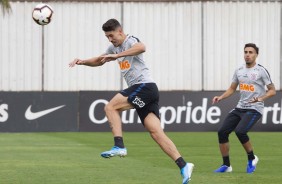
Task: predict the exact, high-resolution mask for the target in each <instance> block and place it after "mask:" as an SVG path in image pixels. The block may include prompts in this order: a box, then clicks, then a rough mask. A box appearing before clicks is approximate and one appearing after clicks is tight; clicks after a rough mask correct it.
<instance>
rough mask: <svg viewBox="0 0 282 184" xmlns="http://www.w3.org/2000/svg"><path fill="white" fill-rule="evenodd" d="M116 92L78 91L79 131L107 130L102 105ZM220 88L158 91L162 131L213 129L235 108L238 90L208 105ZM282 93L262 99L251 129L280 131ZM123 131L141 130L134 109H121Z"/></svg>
mask: <svg viewBox="0 0 282 184" xmlns="http://www.w3.org/2000/svg"><path fill="white" fill-rule="evenodd" d="M115 94H116V92H106V91H104V92H89V91H84V92H83V91H82V92H80V108H79V109H80V118H79V130H80V131H99V132H100V131H110V128H109V125H108V122H107V118H106V116H105V112H104V110H103V109H104V106H105V104H106V103H108V101H109V100H110V99H111V98H112V97H113V96H114V95H115ZM220 94H222V91H209V92H202V91H200V92H196V91H195V92H191V91H162V92H160V103H159V104H160V118H161V126H162V127H163V128H164V130H165V131H176V132H179V131H192V132H193V131H196V132H200V131H217V129H218V128H219V126H220V125H221V123H222V121H223V120H224V118H225V117H226V115H227V114H228V112H229V111H231V110H232V109H233V108H235V106H236V104H237V102H238V100H239V92H236V93H235V94H234V95H232V96H231V97H229V98H227V99H225V100H223V101H221V102H220V103H217V104H215V105H212V98H213V97H214V96H215V95H220ZM281 109H282V95H281V92H280V91H279V92H277V95H276V96H275V97H272V98H270V99H268V100H267V101H266V102H265V111H264V114H263V117H262V118H261V119H260V120H259V122H258V123H257V124H256V125H255V126H254V127H253V129H252V130H253V131H282V119H281V116H282V112H281ZM121 119H122V122H123V125H122V126H123V130H124V131H144V128H143V126H142V124H141V123H140V121H138V117H137V114H136V112H135V110H131V111H124V112H122V113H121Z"/></svg>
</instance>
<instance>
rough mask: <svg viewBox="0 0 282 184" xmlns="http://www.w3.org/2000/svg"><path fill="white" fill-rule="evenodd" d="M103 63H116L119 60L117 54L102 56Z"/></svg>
mask: <svg viewBox="0 0 282 184" xmlns="http://www.w3.org/2000/svg"><path fill="white" fill-rule="evenodd" d="M101 58H102V59H101V63H102V64H104V63H106V62H109V61H114V60H116V59H117V58H118V55H117V54H107V55H103V56H101Z"/></svg>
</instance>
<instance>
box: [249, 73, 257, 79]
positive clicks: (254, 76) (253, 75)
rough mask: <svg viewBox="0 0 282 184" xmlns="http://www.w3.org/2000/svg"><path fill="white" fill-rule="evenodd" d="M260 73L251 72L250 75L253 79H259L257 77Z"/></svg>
mask: <svg viewBox="0 0 282 184" xmlns="http://www.w3.org/2000/svg"><path fill="white" fill-rule="evenodd" d="M257 76H258V75H257V74H256V73H251V75H250V79H251V80H257V78H258V77H257Z"/></svg>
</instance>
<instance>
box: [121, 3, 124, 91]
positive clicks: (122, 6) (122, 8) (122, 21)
mask: <svg viewBox="0 0 282 184" xmlns="http://www.w3.org/2000/svg"><path fill="white" fill-rule="evenodd" d="M120 8H121V10H120V11H121V15H120V23H121V25H122V27H123V28H124V24H123V23H124V20H123V18H124V16H123V14H124V2H121V7H120ZM122 89H123V76H122V73H121V72H120V90H122Z"/></svg>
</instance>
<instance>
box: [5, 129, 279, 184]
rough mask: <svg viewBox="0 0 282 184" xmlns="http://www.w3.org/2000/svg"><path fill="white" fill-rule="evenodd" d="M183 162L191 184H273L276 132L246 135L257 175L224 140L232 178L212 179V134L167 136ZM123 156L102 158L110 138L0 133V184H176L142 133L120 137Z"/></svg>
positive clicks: (234, 144) (169, 165)
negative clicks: (190, 166) (189, 169)
mask: <svg viewBox="0 0 282 184" xmlns="http://www.w3.org/2000/svg"><path fill="white" fill-rule="evenodd" d="M167 135H168V136H169V137H170V138H171V139H172V140H173V141H174V143H175V144H176V146H177V147H178V149H179V151H180V152H181V154H182V155H183V157H184V158H185V159H186V160H187V161H189V162H193V163H194V164H195V169H194V172H193V175H192V181H191V182H190V183H191V184H206V183H210V184H226V183H228V184H241V183H246V184H265V183H269V184H276V183H277V184H278V183H281V181H282V174H281V173H280V172H281V167H282V159H281V153H282V147H281V135H282V134H281V133H279V132H277V133H266V132H250V133H249V135H250V137H251V140H252V143H253V145H254V151H255V154H257V155H258V156H259V159H260V162H259V163H258V167H257V170H256V172H255V173H254V174H246V173H245V170H246V163H247V161H246V159H247V156H246V154H245V153H244V150H243V148H242V146H241V145H240V143H239V141H238V140H237V138H236V136H235V135H234V133H233V134H231V135H230V145H231V152H230V157H231V164H232V167H233V173H224V174H215V173H213V170H214V169H216V168H217V167H218V166H220V164H221V163H222V160H221V157H220V154H219V150H218V144H217V134H216V132H206V133H202V132H197V133H191V132H168V133H167ZM124 141H125V145H126V147H127V149H128V156H127V157H125V158H119V157H117V158H111V159H103V158H101V157H100V153H101V152H102V151H105V150H107V149H109V148H110V147H111V146H112V144H113V139H112V135H111V133H82V132H79V133H73V132H68V133H1V134H0V183H1V184H45V183H46V184H90V183H91V184H93V183H94V184H180V183H181V176H180V173H179V169H178V168H177V166H176V165H175V163H174V162H173V161H172V160H170V158H169V157H167V156H166V155H165V154H164V153H163V152H162V151H161V149H160V148H159V147H158V146H157V145H156V143H155V142H154V141H153V140H152V139H151V137H150V136H149V134H148V133H146V132H140V133H129V132H126V133H124Z"/></svg>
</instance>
